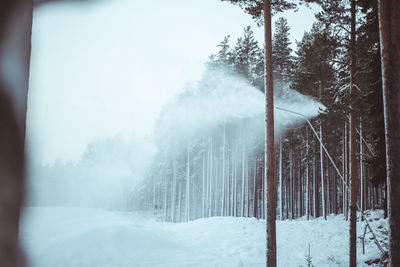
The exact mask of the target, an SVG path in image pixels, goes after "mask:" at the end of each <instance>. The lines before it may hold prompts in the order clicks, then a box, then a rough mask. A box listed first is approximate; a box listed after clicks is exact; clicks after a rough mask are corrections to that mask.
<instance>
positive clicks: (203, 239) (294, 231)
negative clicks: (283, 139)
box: [22, 208, 387, 267]
mask: <svg viewBox="0 0 400 267" xmlns="http://www.w3.org/2000/svg"><path fill="white" fill-rule="evenodd" d="M374 216H375V217H377V220H373V222H372V224H373V225H374V226H375V229H376V227H377V226H378V225H381V226H382V227H383V228H381V230H384V229H386V228H387V223H386V221H385V220H383V219H381V218H380V217H381V215H380V214H378V213H375V214H374ZM347 224H348V223H347V222H345V221H344V220H343V219H342V216H330V217H329V218H328V220H327V221H324V220H321V219H316V220H312V221H305V220H296V221H283V222H280V221H278V222H277V230H278V237H277V238H278V265H279V266H301V265H302V266H307V265H306V255H307V249H308V244H309V243H310V245H311V257H312V262H313V265H314V266H347V265H348V256H347V253H348V245H347V242H348V227H347ZM363 225H364V223H361V224H359V228H358V235H361V234H362V227H363ZM378 232H379V233H380V231H378ZM367 237H369V236H367ZM367 239H368V241H367V246H366V254H367V255H362V252H361V243H359V246H358V248H359V257H358V259H359V262H360V266H364V264H362V262H364V261H365V260H366V259H369V258H371V257H378V256H379V251H378V250H377V248H376V247H375V245H374V244H373V242H372V241H370V240H369V238H367ZM22 241H23V244H24V246H25V251H26V253H27V254H28V259H29V261H30V263H31V266H33V267H114V266H115V267H117V266H121V267H125V266H126V267H128V266H129V267H133V266H264V264H265V221H262V220H260V221H258V220H256V219H253V218H232V217H214V218H207V219H199V220H196V221H193V222H189V223H181V224H171V223H162V222H156V221H155V220H154V219H148V218H147V219H145V218H143V217H140V216H139V215H132V214H130V213H122V212H110V211H105V210H97V209H78V208H27V209H26V210H25V216H24V221H23V225H22Z"/></svg>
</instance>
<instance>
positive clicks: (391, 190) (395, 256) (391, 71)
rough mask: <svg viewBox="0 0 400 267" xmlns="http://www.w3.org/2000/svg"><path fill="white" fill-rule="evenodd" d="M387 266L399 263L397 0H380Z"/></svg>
mask: <svg viewBox="0 0 400 267" xmlns="http://www.w3.org/2000/svg"><path fill="white" fill-rule="evenodd" d="M379 25H380V40H381V44H382V47H381V55H382V77H383V79H382V82H383V100H384V106H385V135H386V160H387V165H386V166H387V185H388V209H389V226H390V232H389V257H390V258H389V259H390V266H399V265H400V240H399V236H400V203H399V194H400V166H399V164H398V163H397V161H398V160H399V158H400V138H399V137H400V120H399V118H400V41H399V40H400V1H399V0H392V1H379Z"/></svg>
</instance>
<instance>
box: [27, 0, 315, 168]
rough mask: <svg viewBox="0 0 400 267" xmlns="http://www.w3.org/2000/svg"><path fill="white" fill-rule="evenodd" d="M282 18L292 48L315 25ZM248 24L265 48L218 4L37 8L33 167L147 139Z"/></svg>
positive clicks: (153, 1)
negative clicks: (103, 142)
mask: <svg viewBox="0 0 400 267" xmlns="http://www.w3.org/2000/svg"><path fill="white" fill-rule="evenodd" d="M281 15H282V16H284V17H286V18H288V21H289V26H290V27H291V28H292V31H291V37H292V40H293V42H294V39H297V40H300V39H301V37H302V35H303V32H304V31H305V30H309V29H310V28H311V24H312V22H313V21H314V15H313V12H312V11H311V10H309V9H306V8H301V10H300V12H298V13H293V12H286V13H284V14H281ZM276 18H277V17H276ZM276 18H275V19H276ZM247 25H251V26H252V27H253V30H254V31H255V36H256V38H257V39H258V40H259V42H262V39H263V38H262V36H263V32H262V28H257V26H256V25H255V23H254V22H253V21H252V19H251V17H250V16H249V15H247V14H245V13H244V12H243V11H242V10H241V9H240V8H239V7H237V6H233V5H231V4H229V3H226V2H220V1H219V0H190V1H188V0H169V1H165V0H146V1H136V0H104V1H99V3H97V4H90V5H88V4H84V5H71V4H51V5H50V4H49V5H47V6H43V7H40V8H39V9H37V10H36V11H35V13H34V25H33V40H32V61H31V79H30V89H29V100H28V120H27V137H28V142H29V147H30V148H31V151H32V152H31V158H33V160H34V161H38V162H42V163H52V162H54V161H56V160H57V159H60V160H61V161H69V160H78V159H79V157H80V156H81V155H82V153H83V152H84V151H85V149H86V146H87V144H88V142H90V141H92V140H96V139H101V138H105V137H110V136H114V135H117V134H118V135H122V136H126V137H129V136H130V135H132V134H135V135H139V136H146V135H150V134H151V132H152V127H153V123H154V120H155V119H156V118H157V114H158V113H159V112H160V110H161V109H162V107H163V106H164V105H165V104H166V103H167V102H168V101H170V100H171V99H172V98H173V97H174V96H175V95H176V94H177V93H179V92H180V91H181V90H182V87H183V86H184V85H185V84H186V83H188V82H193V81H195V80H198V79H199V78H200V76H201V73H202V71H203V69H204V62H206V61H207V59H208V56H209V55H210V54H211V53H213V52H215V51H216V45H217V44H218V43H219V42H220V41H221V40H222V39H223V37H224V36H225V35H228V34H229V35H231V40H232V45H234V43H235V41H236V38H237V37H239V36H241V34H242V32H243V28H244V27H246V26H247ZM293 48H295V45H293Z"/></svg>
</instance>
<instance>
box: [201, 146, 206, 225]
mask: <svg viewBox="0 0 400 267" xmlns="http://www.w3.org/2000/svg"><path fill="white" fill-rule="evenodd" d="M202 178H203V179H202V187H201V218H204V216H205V206H206V197H205V187H206V154H205V152H203V172H202Z"/></svg>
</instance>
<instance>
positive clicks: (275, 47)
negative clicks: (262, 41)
mask: <svg viewBox="0 0 400 267" xmlns="http://www.w3.org/2000/svg"><path fill="white" fill-rule="evenodd" d="M289 30H290V28H289V26H288V25H287V20H286V19H285V18H283V17H280V18H279V19H278V20H277V21H276V22H275V34H274V37H273V39H272V60H273V66H274V76H275V78H277V80H278V81H282V82H288V81H289V78H290V74H291V72H292V68H293V57H292V56H291V53H292V49H291V48H290V44H291V43H290V39H289Z"/></svg>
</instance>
